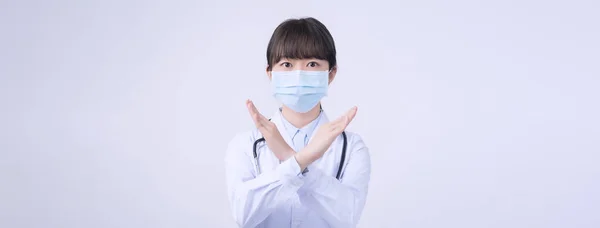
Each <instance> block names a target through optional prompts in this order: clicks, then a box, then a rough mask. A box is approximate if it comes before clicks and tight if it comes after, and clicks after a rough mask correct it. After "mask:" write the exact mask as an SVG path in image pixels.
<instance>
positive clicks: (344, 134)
mask: <svg viewBox="0 0 600 228" xmlns="http://www.w3.org/2000/svg"><path fill="white" fill-rule="evenodd" d="M342 137H343V138H344V144H343V146H342V159H340V166H339V167H338V171H337V174H336V175H335V178H336V179H338V180H340V178H341V176H342V169H343V168H344V161H345V160H346V148H347V146H348V137H347V136H346V132H345V131H343V132H342ZM264 141H265V138H264V137H262V138H259V139H257V140H256V141H254V145H252V155H253V156H254V166H255V168H256V172H257V174H260V166H259V165H258V153H257V151H258V150H257V146H258V144H259V143H260V142H264Z"/></svg>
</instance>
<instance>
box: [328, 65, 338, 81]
mask: <svg viewBox="0 0 600 228" xmlns="http://www.w3.org/2000/svg"><path fill="white" fill-rule="evenodd" d="M335 74H337V66H334V67H333V68H331V70H330V71H329V84H331V82H332V81H333V79H334V78H335Z"/></svg>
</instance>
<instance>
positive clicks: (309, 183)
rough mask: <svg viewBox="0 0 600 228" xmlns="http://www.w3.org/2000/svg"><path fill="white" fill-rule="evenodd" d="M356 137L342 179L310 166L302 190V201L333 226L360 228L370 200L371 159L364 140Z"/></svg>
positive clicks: (300, 193)
mask: <svg viewBox="0 0 600 228" xmlns="http://www.w3.org/2000/svg"><path fill="white" fill-rule="evenodd" d="M354 137H355V140H354V143H353V144H350V145H349V149H352V153H350V154H349V156H348V155H347V156H348V157H347V158H348V159H349V160H348V163H347V165H346V167H345V169H344V171H343V173H342V179H341V181H340V180H338V179H336V178H335V177H334V176H331V175H327V174H326V173H324V172H323V171H322V170H320V169H318V168H314V167H310V166H309V168H308V169H309V171H308V172H307V173H305V174H304V175H305V177H304V181H305V183H304V185H303V186H302V187H301V188H300V189H299V191H298V194H299V195H300V200H301V202H302V204H304V205H306V206H307V207H309V208H311V209H313V210H315V211H316V212H318V214H319V215H320V216H321V217H322V218H323V219H325V220H326V221H327V222H328V223H329V225H330V226H332V227H356V225H357V223H358V221H359V219H360V216H361V214H362V210H363V208H364V206H365V203H366V197H367V191H368V185H369V180H370V175H371V160H370V155H369V150H368V148H367V147H366V145H365V144H364V142H363V141H362V139H361V138H360V137H359V136H358V135H354Z"/></svg>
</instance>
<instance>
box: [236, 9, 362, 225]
mask: <svg viewBox="0 0 600 228" xmlns="http://www.w3.org/2000/svg"><path fill="white" fill-rule="evenodd" d="M267 63H268V66H267V76H268V77H269V79H270V80H271V87H272V89H273V95H274V97H275V98H276V99H278V100H279V101H280V102H281V103H282V106H281V108H279V109H278V110H276V112H275V114H274V115H273V116H271V118H270V119H268V118H266V117H264V116H263V115H262V114H260V113H259V112H258V111H257V110H256V107H255V106H254V104H253V103H252V101H250V100H248V101H246V105H247V108H248V112H249V113H250V116H251V117H252V120H253V121H254V123H255V124H256V129H253V130H251V131H248V132H244V133H241V134H238V135H237V136H236V137H234V138H233V139H232V140H231V141H230V143H229V146H228V149H227V155H226V173H227V188H228V196H229V202H230V206H231V208H232V212H233V216H234V218H235V220H236V222H237V223H238V225H239V226H240V227H277V228H279V227H311V228H316V227H354V226H356V224H357V223H358V221H359V218H360V216H361V213H362V210H363V207H364V205H365V202H366V196H367V190H368V184H369V179H370V173H371V164H370V157H369V151H368V148H367V147H366V146H365V144H364V142H363V140H362V139H361V138H360V136H358V135H357V134H354V133H351V132H344V129H345V128H346V126H348V124H349V123H350V122H351V121H352V119H353V118H354V116H355V115H356V111H357V108H356V107H353V108H351V109H350V110H349V111H348V112H347V113H346V114H345V115H343V116H341V117H339V118H337V119H335V120H334V121H331V122H330V121H329V120H328V118H327V116H326V115H325V113H324V111H323V109H322V108H321V103H320V100H321V98H323V97H324V96H325V95H327V90H328V87H329V84H330V83H331V82H332V81H333V79H334V78H335V75H336V73H337V65H336V50H335V45H334V41H333V38H332V36H331V34H330V33H329V31H328V30H327V28H326V27H325V26H324V25H323V24H322V23H321V22H319V21H318V20H316V19H314V18H302V19H290V20H286V21H284V22H283V23H281V24H280V25H279V26H278V27H277V28H276V29H275V31H274V33H273V35H272V37H271V40H270V41H269V44H268V47H267Z"/></svg>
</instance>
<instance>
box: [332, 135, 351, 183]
mask: <svg viewBox="0 0 600 228" xmlns="http://www.w3.org/2000/svg"><path fill="white" fill-rule="evenodd" d="M342 137H344V145H343V146H342V159H340V167H339V168H338V172H337V175H335V178H336V179H338V180H340V177H341V176H342V168H343V167H344V160H346V146H348V138H347V137H346V132H345V131H342Z"/></svg>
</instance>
